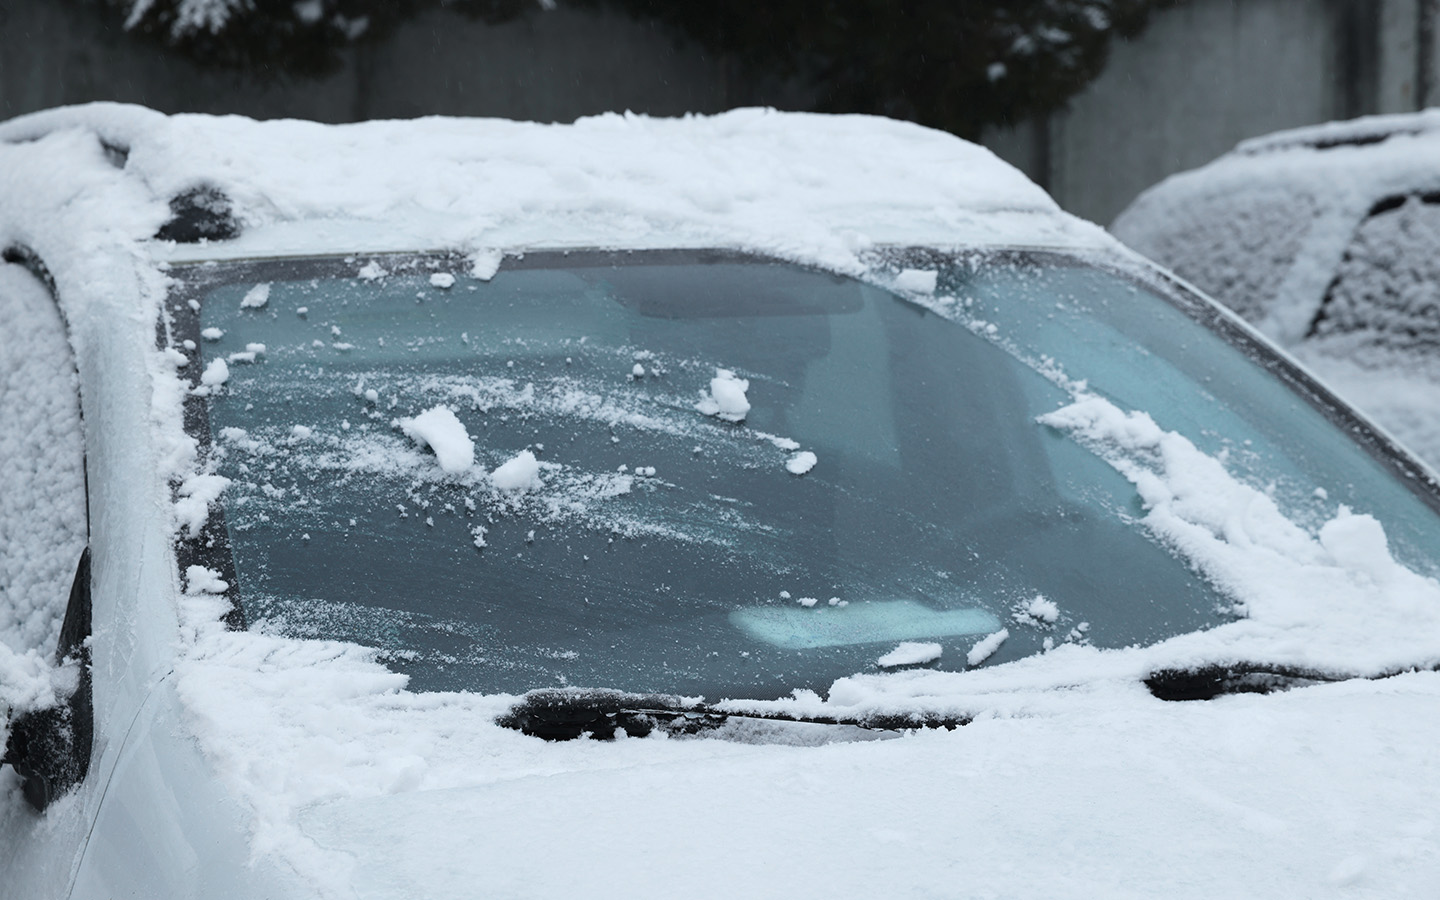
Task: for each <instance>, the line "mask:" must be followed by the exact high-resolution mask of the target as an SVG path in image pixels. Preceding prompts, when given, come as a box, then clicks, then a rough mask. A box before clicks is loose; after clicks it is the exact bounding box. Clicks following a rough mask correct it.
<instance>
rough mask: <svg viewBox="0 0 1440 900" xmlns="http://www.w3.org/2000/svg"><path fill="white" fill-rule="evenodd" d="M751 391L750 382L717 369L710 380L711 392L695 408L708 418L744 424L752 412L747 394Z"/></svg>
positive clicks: (728, 371) (704, 394) (704, 395)
mask: <svg viewBox="0 0 1440 900" xmlns="http://www.w3.org/2000/svg"><path fill="white" fill-rule="evenodd" d="M748 390H750V381H749V379H746V378H741V377H740V376H738V375H736V374H735V373H734V372H732V371H730V370H729V369H716V370H715V377H714V378H712V379H710V390H709V392H706V393H703V395H702V397H701V398H700V402H699V403H696V404H695V408H696V409H698V410H700V412H702V413H704V414H705V415H707V416H714V417H716V418H717V419H724V420H725V421H727V422H743V421H745V415H746V414H747V413H749V412H750V399H749V398H748V397H746V396H745V392H746V391H748Z"/></svg>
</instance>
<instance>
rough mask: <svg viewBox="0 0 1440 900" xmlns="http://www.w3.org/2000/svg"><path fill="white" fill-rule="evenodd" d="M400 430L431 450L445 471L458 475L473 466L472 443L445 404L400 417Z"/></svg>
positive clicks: (473, 453) (473, 444)
mask: <svg viewBox="0 0 1440 900" xmlns="http://www.w3.org/2000/svg"><path fill="white" fill-rule="evenodd" d="M400 430H401V431H403V432H405V434H406V436H407V437H409V438H411V439H412V440H414V441H415V442H416V443H418V444H421V445H423V446H426V447H429V448H430V449H431V450H434V451H435V458H436V460H437V461H438V462H439V463H440V468H441V469H442V470H444V471H445V472H446V473H448V474H451V475H458V474H460V473H462V472H464V471H466V470H468V469H469V468H470V467H471V466H473V465H475V442H474V441H472V440H471V439H470V434H469V432H467V431H466V430H465V424H464V423H463V422H461V421H460V419H459V418H458V417H457V416H456V415H455V411H454V410H452V409H450V407H448V406H433V407H431V408H430V409H427V410H425V411H424V412H422V413H420V414H419V415H418V416H415V417H414V418H407V419H401V420H400Z"/></svg>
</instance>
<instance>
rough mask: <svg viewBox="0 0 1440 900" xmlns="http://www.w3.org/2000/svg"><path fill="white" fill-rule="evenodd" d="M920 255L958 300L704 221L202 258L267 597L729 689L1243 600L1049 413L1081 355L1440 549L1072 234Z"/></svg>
mask: <svg viewBox="0 0 1440 900" xmlns="http://www.w3.org/2000/svg"><path fill="white" fill-rule="evenodd" d="M916 258H917V259H919V260H920V262H918V263H917V262H915V260H914V259H912V260H910V263H909V264H910V265H923V267H922V268H920V269H908V268H907V269H905V270H904V271H903V272H902V271H900V270H901V269H902V268H904V267H903V266H901V265H900V263H898V262H897V263H895V264H894V265H892V266H891V269H892V270H894V273H895V274H896V277H897V278H898V279H899V281H898V282H897V283H901V284H903V283H905V282H906V279H909V280H911V281H914V280H915V279H916V278H917V276H918V281H919V282H925V281H926V280H927V279H933V281H931V282H930V283H934V284H936V286H937V287H936V290H935V293H934V296H936V297H940V298H942V299H940V300H936V301H934V302H932V303H931V304H930V308H926V307H924V306H922V305H917V304H916V303H914V302H911V301H910V300H906V299H902V298H901V297H900V296H899V295H897V294H896V293H892V292H891V291H888V290H884V289H881V288H879V287H876V286H873V285H869V284H863V283H861V282H858V281H855V280H852V279H847V278H843V277H839V276H836V275H832V274H828V273H824V272H819V271H815V270H811V269H807V268H803V267H800V266H796V265H792V264H787V263H781V262H775V261H770V260H765V259H760V258H753V257H745V256H739V255H727V254H705V253H697V252H689V251H686V252H646V253H632V254H609V253H571V254H559V253H546V254H529V255H527V256H526V257H524V258H523V259H510V260H507V261H506V263H505V265H504V266H503V267H502V268H501V269H500V270H499V271H498V272H497V273H494V274H493V276H492V277H490V278H488V279H484V278H479V277H476V276H475V275H474V274H472V273H471V271H470V269H469V266H468V264H467V263H465V262H464V261H463V260H459V259H456V258H453V257H445V256H419V257H405V258H374V259H372V258H364V259H346V260H340V259H329V260H309V261H268V262H247V263H236V264H225V265H218V266H205V267H195V268H191V269H187V270H185V271H183V272H181V273H178V274H179V276H180V287H179V288H178V289H177V290H176V292H175V295H174V296H175V302H174V304H173V306H172V314H173V316H174V322H173V326H174V328H175V329H176V332H177V337H178V338H180V339H188V340H191V341H193V342H195V344H196V345H197V346H198V349H199V353H200V357H201V358H200V362H199V365H200V366H201V367H203V369H204V372H205V374H204V376H202V377H201V378H200V379H199V380H200V385H199V387H198V391H199V393H200V394H202V395H204V398H203V404H202V406H201V407H200V410H199V413H200V414H199V415H195V416H192V419H191V425H192V427H193V428H194V429H195V430H196V431H197V437H199V438H201V441H202V444H203V445H206V446H207V447H208V453H209V457H210V459H211V460H212V461H213V466H214V468H215V471H216V472H217V473H218V474H220V475H223V476H225V477H226V478H228V479H230V480H231V484H230V486H229V488H228V489H227V490H226V491H225V493H224V495H223V505H224V526H225V532H226V536H227V537H228V547H229V549H230V552H231V554H232V555H233V560H234V565H235V571H236V575H237V581H238V585H237V588H238V592H239V597H240V601H241V603H242V605H243V607H244V610H245V612H246V614H247V618H248V619H249V621H250V623H251V627H253V628H260V629H266V630H273V631H278V632H281V633H284V634H289V635H296V636H314V637H328V638H339V639H345V640H352V641H356V642H358V643H362V644H366V645H370V646H375V647H378V648H380V650H381V652H382V658H383V659H384V660H385V661H386V662H387V663H388V664H389V665H390V666H392V667H393V668H395V669H396V670H398V671H402V672H405V673H407V674H408V675H410V677H411V687H412V688H413V689H417V690H438V689H445V690H450V689H466V690H480V691H487V692H491V691H503V692H522V691H526V690H530V689H534V688H541V687H557V686H560V687H565V686H573V687H605V688H615V689H619V690H625V691H635V692H661V693H669V694H681V695H701V696H705V697H709V698H711V699H720V698H726V697H750V698H773V697H778V696H782V695H785V694H788V693H789V692H791V691H792V690H795V689H800V688H809V689H816V690H820V689H824V688H825V687H827V686H828V685H829V684H830V683H831V682H832V681H834V680H835V679H836V678H839V677H842V676H845V675H850V674H853V673H856V672H864V671H885V670H888V669H897V668H904V667H907V666H919V665H924V666H930V667H936V668H941V669H956V670H959V669H964V668H966V667H967V666H972V665H982V664H993V663H996V662H1002V661H1005V660H1010V659H1015V658H1018V657H1020V656H1024V655H1027V654H1032V653H1036V652H1041V651H1043V650H1045V649H1048V648H1050V647H1054V646H1056V645H1058V644H1061V643H1065V642H1089V643H1094V644H1096V645H1100V646H1106V647H1118V646H1126V645H1130V644H1136V643H1150V642H1154V641H1156V640H1160V639H1163V638H1165V637H1168V636H1172V635H1175V634H1179V633H1182V632H1186V631H1191V630H1194V629H1198V628H1204V627H1208V626H1212V625H1215V624H1218V623H1220V622H1223V621H1226V620H1227V619H1228V618H1231V617H1233V615H1234V611H1233V607H1234V603H1233V600H1232V599H1231V598H1230V597H1228V596H1227V595H1226V594H1225V593H1224V592H1223V591H1221V590H1218V589H1217V588H1216V587H1215V586H1213V585H1211V584H1209V583H1207V582H1206V581H1205V580H1204V579H1203V578H1202V577H1200V576H1199V575H1197V574H1196V572H1195V571H1194V569H1193V567H1192V566H1191V565H1190V564H1189V563H1188V562H1187V561H1186V560H1184V559H1181V558H1179V557H1177V556H1176V555H1175V554H1174V553H1173V552H1171V551H1170V550H1168V549H1167V548H1166V547H1164V546H1162V545H1161V544H1160V543H1158V542H1157V541H1156V540H1155V539H1154V538H1153V537H1152V536H1151V535H1150V534H1149V533H1147V531H1146V530H1145V529H1144V528H1142V527H1140V526H1139V525H1137V522H1136V520H1137V518H1138V517H1139V515H1140V514H1141V512H1142V510H1141V508H1140V505H1139V501H1138V499H1137V497H1136V493H1135V489H1134V486H1133V485H1131V484H1130V483H1129V482H1128V481H1126V479H1125V478H1123V477H1122V476H1121V475H1120V474H1119V473H1117V472H1116V471H1115V469H1113V468H1112V467H1110V466H1109V465H1107V464H1106V463H1105V462H1104V461H1102V460H1101V459H1100V458H1099V457H1097V456H1096V455H1094V454H1093V453H1092V452H1090V451H1089V450H1087V449H1085V448H1083V447H1082V446H1080V444H1078V443H1077V442H1075V441H1074V440H1073V439H1071V438H1070V437H1068V436H1066V435H1065V434H1063V433H1061V432H1059V431H1056V430H1053V429H1049V428H1046V427H1044V426H1042V425H1040V424H1039V423H1037V421H1036V420H1037V417H1039V416H1041V415H1043V414H1045V413H1048V412H1051V411H1053V410H1054V409H1056V407H1058V406H1060V405H1063V404H1064V403H1066V402H1068V401H1069V400H1070V399H1071V393H1070V392H1069V391H1068V390H1067V388H1066V387H1063V386H1062V382H1063V379H1057V378H1056V377H1055V374H1054V371H1053V369H1054V368H1055V367H1056V366H1057V365H1059V366H1062V367H1063V368H1064V370H1065V373H1066V374H1067V375H1068V376H1069V377H1070V378H1088V379H1090V381H1091V388H1092V389H1094V390H1098V391H1100V392H1101V393H1103V394H1105V395H1106V396H1108V397H1111V398H1112V399H1114V400H1115V401H1116V402H1118V403H1121V404H1123V405H1124V406H1126V407H1128V408H1133V409H1142V410H1145V411H1147V412H1150V413H1151V414H1152V415H1154V416H1155V417H1156V419H1157V421H1159V422H1160V423H1161V424H1162V425H1164V426H1165V427H1168V428H1174V429H1177V430H1180V431H1182V432H1184V433H1185V434H1186V435H1187V436H1190V437H1191V438H1192V440H1194V441H1195V442H1196V444H1197V445H1199V446H1200V447H1201V448H1202V449H1204V450H1205V451H1206V452H1210V453H1222V454H1227V457H1226V458H1227V459H1228V460H1229V463H1230V464H1231V467H1232V470H1234V471H1236V472H1237V473H1239V474H1240V475H1241V476H1242V477H1245V478H1246V479H1247V480H1250V481H1252V482H1253V483H1256V484H1260V485H1263V486H1266V487H1267V488H1268V489H1269V490H1270V492H1271V494H1272V495H1273V496H1274V497H1275V498H1276V499H1277V502H1279V503H1280V504H1281V506H1282V508H1284V509H1285V510H1286V511H1287V513H1291V514H1293V515H1294V516H1296V517H1298V520H1300V521H1302V522H1303V521H1305V520H1306V517H1307V516H1309V517H1311V518H1313V517H1316V516H1318V515H1319V514H1320V512H1321V510H1320V509H1319V508H1318V507H1317V506H1316V505H1315V499H1314V498H1315V494H1316V490H1317V488H1320V489H1321V490H1322V492H1323V491H1324V490H1325V489H1328V490H1329V491H1331V492H1333V494H1334V496H1333V497H1332V500H1339V501H1341V502H1353V503H1354V504H1355V505H1356V506H1357V507H1359V508H1365V509H1368V508H1373V507H1375V506H1376V505H1377V502H1381V501H1383V502H1384V503H1386V504H1388V507H1389V508H1388V509H1387V516H1386V522H1387V527H1392V530H1393V533H1392V542H1393V543H1394V544H1395V550H1396V555H1397V556H1399V557H1401V558H1402V559H1405V560H1406V561H1407V562H1411V563H1412V564H1417V562H1418V564H1420V565H1422V566H1424V567H1425V568H1426V570H1433V565H1431V564H1430V563H1429V561H1428V559H1427V558H1425V557H1424V555H1423V554H1422V553H1421V552H1420V551H1419V548H1421V547H1424V546H1426V543H1427V542H1433V539H1434V536H1435V535H1434V517H1433V516H1432V515H1431V513H1430V511H1429V510H1428V508H1426V507H1425V505H1424V504H1423V503H1421V502H1420V501H1419V500H1418V499H1417V497H1416V496H1415V495H1414V494H1412V493H1410V492H1409V491H1407V490H1406V489H1405V488H1404V487H1403V486H1401V485H1400V484H1399V483H1398V481H1397V480H1396V479H1395V478H1393V477H1392V476H1391V475H1390V473H1388V472H1386V471H1385V470H1384V468H1383V467H1382V466H1381V465H1379V464H1378V463H1377V462H1376V461H1375V460H1374V459H1373V458H1372V457H1371V456H1370V455H1368V454H1367V453H1366V452H1365V451H1364V450H1363V449H1362V448H1360V447H1359V446H1358V445H1356V444H1355V443H1353V442H1351V441H1350V440H1347V439H1346V438H1345V437H1344V435H1343V433H1342V432H1340V431H1339V430H1338V429H1336V428H1335V427H1334V425H1332V424H1331V423H1330V422H1328V421H1327V420H1326V418H1325V416H1323V415H1322V414H1321V413H1320V412H1319V411H1317V410H1316V409H1315V408H1313V407H1312V406H1310V405H1309V404H1307V403H1306V402H1304V401H1303V400H1301V399H1300V398H1299V396H1298V395H1297V394H1295V393H1294V392H1293V391H1291V390H1290V389H1289V388H1287V387H1286V386H1285V385H1283V384H1282V383H1280V381H1278V380H1277V379H1275V378H1272V377H1270V376H1269V375H1267V374H1266V373H1264V372H1263V370H1262V369H1261V368H1260V367H1259V366H1257V365H1256V364H1255V363H1254V362H1252V361H1251V359H1249V358H1248V357H1247V356H1246V354H1245V353H1243V352H1241V351H1240V350H1237V349H1236V348H1235V347H1233V346H1232V345H1230V344H1228V343H1226V341H1225V340H1223V339H1221V338H1220V337H1219V336H1217V335H1215V334H1213V333H1212V332H1210V331H1207V330H1205V329H1204V328H1202V327H1201V326H1199V325H1198V324H1197V323H1196V322H1195V321H1193V320H1192V318H1190V317H1189V316H1188V315H1187V314H1186V313H1185V312H1184V311H1182V310H1181V309H1180V308H1178V307H1177V306H1174V305H1172V304H1170V303H1167V302H1165V301H1163V300H1162V299H1160V297H1159V296H1158V295H1157V294H1155V293H1152V292H1151V291H1149V290H1147V289H1145V288H1142V287H1140V286H1137V285H1135V284H1133V283H1131V282H1129V281H1126V280H1124V279H1122V278H1120V277H1118V276H1116V275H1113V274H1109V273H1107V272H1104V271H1101V270H1100V269H1097V268H1094V267H1090V266H1087V265H1083V264H1080V263H1077V262H1075V261H1073V260H1068V259H1065V258H1063V257H1058V256H1039V255H1031V256H1027V257H1017V256H1006V257H992V258H986V257H975V256H970V257H963V258H962V257H954V256H944V255H939V254H928V255H927V254H919V256H918V257H916ZM481 274H483V275H490V274H491V273H488V272H482V273H481ZM922 290H923V291H925V292H928V291H929V284H928V283H927V284H924V285H922ZM1056 361H1058V363H1057V362H1056ZM1347 498H1349V500H1348V501H1347ZM1395 522H1398V523H1399V524H1398V527H1394V525H1393V523H1395Z"/></svg>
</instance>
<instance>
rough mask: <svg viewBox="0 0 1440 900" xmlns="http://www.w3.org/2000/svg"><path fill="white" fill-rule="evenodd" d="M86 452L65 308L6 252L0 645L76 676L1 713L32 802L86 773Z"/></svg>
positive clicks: (1, 295) (0, 370) (1, 272)
mask: <svg viewBox="0 0 1440 900" xmlns="http://www.w3.org/2000/svg"><path fill="white" fill-rule="evenodd" d="M84 454H85V450H84V442H83V431H82V427H81V421H80V404H79V394H78V382H77V377H76V372H75V361H74V357H73V355H72V352H71V349H70V343H69V340H68V339H67V337H66V331H65V326H64V323H63V322H62V321H61V318H60V313H59V310H58V308H57V307H56V305H55V301H54V299H53V298H52V297H51V295H50V293H49V291H48V289H47V288H46V286H45V285H44V284H43V283H41V281H40V280H38V279H37V278H36V277H35V276H34V275H32V274H31V273H30V272H28V271H27V270H26V269H25V268H24V267H22V266H20V265H15V264H11V263H0V644H3V645H4V646H3V647H0V649H5V650H9V651H13V652H16V653H24V652H26V651H29V650H38V651H40V652H41V653H42V654H43V655H46V656H50V655H52V654H53V658H54V659H55V661H56V662H57V663H58V664H60V665H61V671H62V672H69V673H72V674H73V677H74V679H75V681H74V689H73V690H72V691H70V692H69V696H68V697H67V698H66V699H65V702H63V703H62V704H61V705H60V706H58V707H54V708H50V709H39V710H26V711H23V712H20V713H19V715H17V716H15V717H13V718H11V719H10V720H9V721H8V722H6V721H5V720H4V719H3V718H0V734H3V735H4V737H5V747H4V750H5V752H4V755H3V757H0V762H3V763H9V764H10V765H12V766H14V768H15V770H16V772H18V773H19V774H20V776H21V780H22V786H23V793H24V795H25V799H26V800H28V801H29V802H30V804H31V805H32V806H34V807H36V808H37V809H43V808H44V807H45V806H46V805H48V804H49V802H50V801H51V800H52V799H53V798H54V797H56V796H58V795H59V794H60V793H63V792H64V791H65V790H67V789H69V787H70V786H72V785H74V784H76V783H77V782H78V781H79V780H80V779H81V778H83V777H84V774H85V770H86V769H87V768H88V767H89V762H90V745H91V739H92V736H93V735H92V731H93V725H92V722H93V716H92V707H91V694H90V673H89V647H88V645H87V644H86V643H85V639H86V638H87V637H88V636H89V634H90V565H89V551H88V550H87V549H86V541H87V531H88V529H87V526H86V519H87V516H86V508H85V465H84V458H85V455H84ZM77 560H78V561H79V564H78V566H77V564H76V561H77ZM62 677H63V676H62ZM0 700H3V697H0ZM3 712H4V710H3V709H0V713H3ZM5 726H8V728H7V727H5ZM7 730H8V734H5V732H6V731H7Z"/></svg>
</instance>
